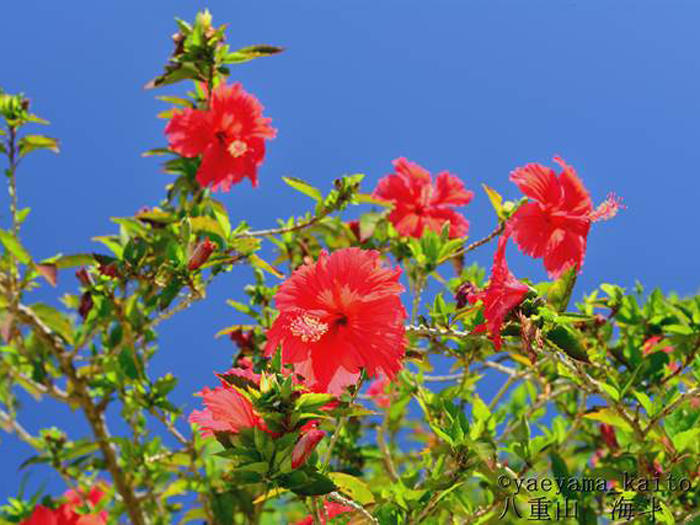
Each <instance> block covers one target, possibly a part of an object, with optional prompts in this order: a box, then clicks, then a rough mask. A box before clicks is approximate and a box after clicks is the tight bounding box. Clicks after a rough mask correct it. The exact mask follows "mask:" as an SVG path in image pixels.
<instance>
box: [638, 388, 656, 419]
mask: <svg viewBox="0 0 700 525" xmlns="http://www.w3.org/2000/svg"><path fill="white" fill-rule="evenodd" d="M634 397H636V398H637V401H639V404H640V405H642V407H643V408H644V410H645V411H646V413H647V414H648V415H649V417H654V405H653V403H652V402H651V399H650V398H649V396H648V395H646V394H645V393H644V392H634Z"/></svg>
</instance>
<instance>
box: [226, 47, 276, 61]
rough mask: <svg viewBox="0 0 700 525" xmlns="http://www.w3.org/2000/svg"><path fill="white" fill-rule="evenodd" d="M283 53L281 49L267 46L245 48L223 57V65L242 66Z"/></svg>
mask: <svg viewBox="0 0 700 525" xmlns="http://www.w3.org/2000/svg"><path fill="white" fill-rule="evenodd" d="M282 51H284V48H283V47H277V46H269V45H264V44H263V45H255V46H247V47H243V48H241V49H238V50H237V51H234V52H232V53H228V54H227V55H226V56H224V59H223V63H224V64H242V63H243V62H248V61H249V60H253V59H255V58H261V57H268V56H272V55H276V54H278V53H281V52H282Z"/></svg>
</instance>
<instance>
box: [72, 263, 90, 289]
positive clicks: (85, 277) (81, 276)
mask: <svg viewBox="0 0 700 525" xmlns="http://www.w3.org/2000/svg"><path fill="white" fill-rule="evenodd" d="M75 277H76V278H77V279H78V281H80V284H82V285H83V286H92V277H90V274H89V273H88V272H87V270H86V269H85V268H84V267H81V268H80V269H79V270H77V271H76V272H75Z"/></svg>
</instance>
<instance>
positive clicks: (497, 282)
mask: <svg viewBox="0 0 700 525" xmlns="http://www.w3.org/2000/svg"><path fill="white" fill-rule="evenodd" d="M507 243H508V236H507V235H502V236H501V237H500V238H499V239H498V248H497V249H496V254H495V255H494V257H493V267H492V268H491V279H490V281H489V285H488V286H487V287H486V288H485V289H484V290H482V291H481V292H476V293H471V294H469V296H468V300H469V302H470V303H474V302H476V301H479V300H480V301H482V302H483V304H484V306H483V308H484V317H485V318H486V322H485V323H483V324H481V325H479V326H477V327H476V328H475V329H474V331H475V332H479V331H484V330H486V329H488V331H489V333H490V335H491V339H492V341H493V346H494V347H495V348H496V350H500V349H501V326H502V325H503V320H504V319H505V317H506V315H508V313H509V312H510V311H511V310H512V309H513V308H515V307H516V306H518V305H519V304H520V302H521V301H522V300H523V297H525V294H526V293H527V292H528V290H529V288H528V287H527V286H526V285H525V284H523V283H521V282H520V281H518V280H517V279H516V278H515V277H514V276H513V274H512V273H510V270H509V269H508V263H507V262H506V244H507Z"/></svg>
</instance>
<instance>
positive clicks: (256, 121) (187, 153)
mask: <svg viewBox="0 0 700 525" xmlns="http://www.w3.org/2000/svg"><path fill="white" fill-rule="evenodd" d="M262 110H263V107H262V105H261V104H260V102H259V101H258V99H256V98H255V97H254V96H253V95H250V94H248V93H246V92H245V91H244V90H243V87H242V86H241V84H239V83H236V84H233V85H231V86H227V85H226V84H219V85H218V86H217V87H216V88H214V91H213V92H212V94H211V101H210V108H209V109H207V110H199V109H191V108H187V109H184V110H179V111H177V112H176V113H175V114H174V115H173V117H172V118H171V119H170V122H168V125H167V126H166V128H165V133H166V134H167V135H168V140H169V142H170V148H171V149H172V150H173V151H175V152H176V153H179V154H180V155H182V156H183V157H197V156H199V155H201V156H202V163H201V164H200V166H199V170H198V171H197V182H199V184H201V185H202V186H211V187H212V189H213V190H214V191H216V190H218V189H221V190H223V191H228V190H229V189H230V188H231V185H232V184H237V183H239V182H240V181H241V180H243V178H244V177H248V178H249V179H250V181H251V183H252V184H253V186H257V185H258V166H260V164H261V163H262V161H263V157H264V156H265V140H266V139H271V138H274V137H275V134H276V130H275V129H274V128H273V127H272V126H270V119H269V118H265V117H263V116H262Z"/></svg>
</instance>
